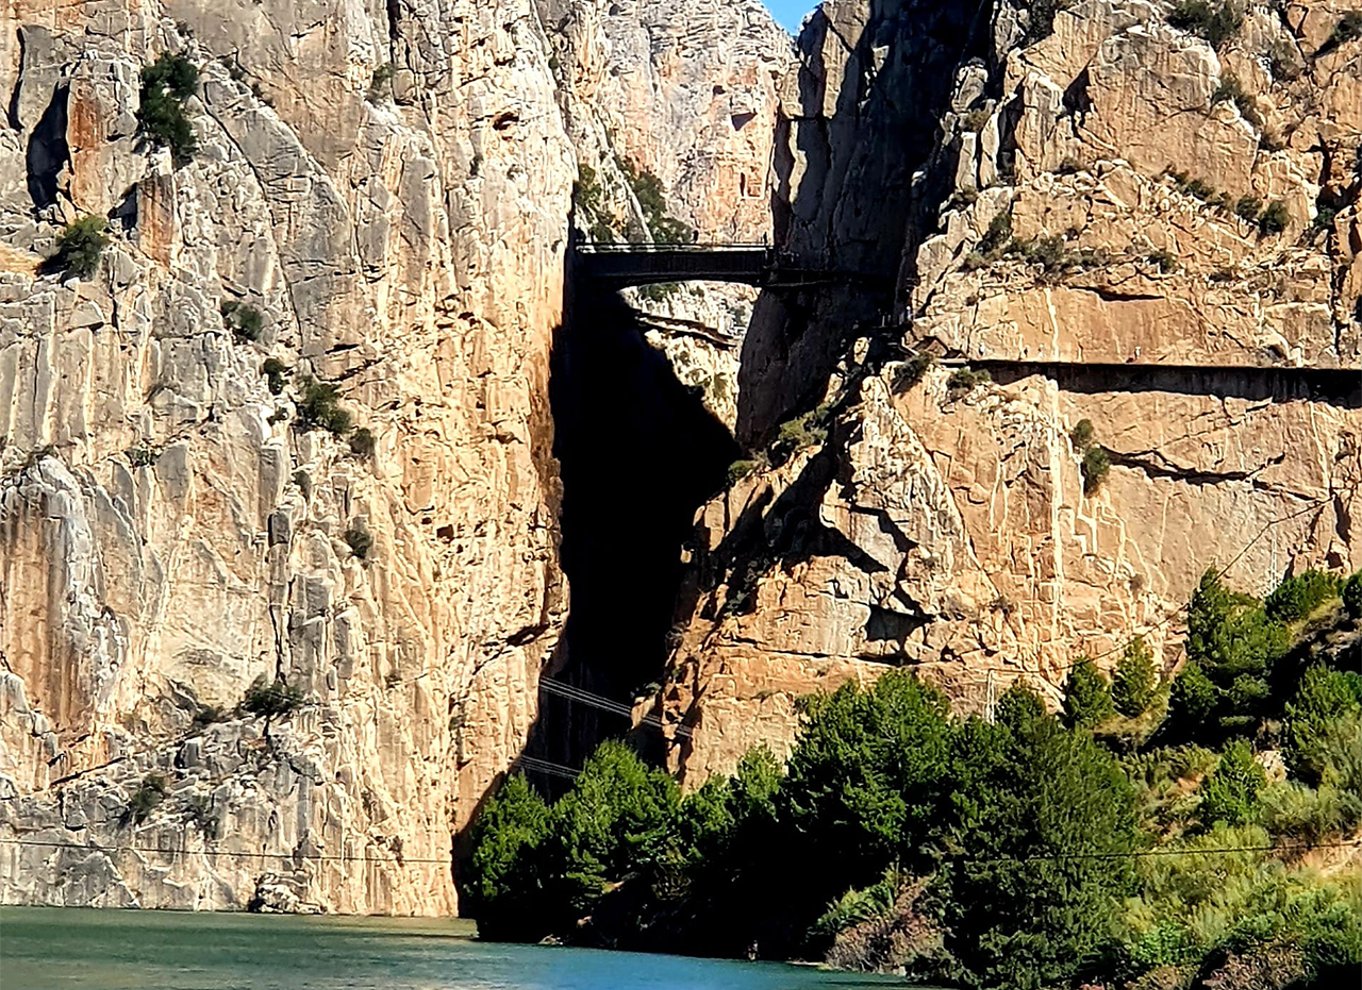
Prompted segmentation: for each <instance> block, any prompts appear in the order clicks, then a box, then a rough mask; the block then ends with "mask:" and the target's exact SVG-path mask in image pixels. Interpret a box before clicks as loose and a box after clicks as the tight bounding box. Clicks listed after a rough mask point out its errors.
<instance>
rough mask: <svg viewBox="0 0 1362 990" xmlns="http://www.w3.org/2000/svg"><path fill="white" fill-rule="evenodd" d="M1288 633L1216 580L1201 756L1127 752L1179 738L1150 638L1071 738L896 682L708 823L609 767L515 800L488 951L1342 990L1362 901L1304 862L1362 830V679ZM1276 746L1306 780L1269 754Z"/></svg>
mask: <svg viewBox="0 0 1362 990" xmlns="http://www.w3.org/2000/svg"><path fill="white" fill-rule="evenodd" d="M1304 583H1305V585H1307V586H1309V587H1315V586H1322V582H1320V581H1319V580H1318V579H1309V580H1308V581H1306V582H1304ZM1338 584H1339V582H1337V580H1334V581H1333V582H1332V586H1333V587H1334V588H1337V587H1338ZM1299 585H1300V582H1297V584H1295V585H1288V586H1287V590H1285V591H1283V590H1282V589H1281V588H1279V589H1278V591H1279V592H1281V594H1279V595H1278V596H1277V600H1278V601H1281V600H1285V599H1288V598H1293V596H1294V595H1295V592H1294V591H1291V590H1290V589H1292V588H1294V587H1297V586H1299ZM1274 594H1276V592H1274ZM1270 621H1271V620H1269V619H1268V618H1267V617H1266V612H1265V608H1264V605H1263V603H1262V602H1260V601H1258V600H1256V599H1253V598H1250V597H1249V596H1245V595H1240V594H1238V593H1235V592H1231V591H1229V590H1228V589H1226V588H1224V587H1223V585H1222V584H1221V583H1220V580H1219V578H1218V577H1216V576H1215V575H1214V573H1213V572H1208V574H1207V577H1206V578H1205V579H1204V580H1203V581H1202V583H1201V586H1200V587H1199V588H1198V590H1197V594H1196V596H1195V597H1194V599H1193V602H1192V603H1191V606H1190V608H1189V627H1190V631H1189V638H1188V645H1187V649H1188V654H1189V656H1191V657H1193V658H1194V661H1193V664H1192V665H1191V666H1189V669H1190V670H1195V671H1201V673H1198V674H1197V675H1195V676H1196V677H1199V678H1201V679H1202V680H1203V681H1204V682H1205V683H1206V684H1208V685H1209V690H1210V692H1211V695H1212V696H1213V700H1212V704H1211V706H1210V708H1209V709H1208V713H1209V714H1210V715H1211V716H1212V718H1211V719H1210V720H1209V721H1205V722H1187V721H1179V719H1180V718H1182V715H1179V713H1177V712H1175V713H1174V715H1173V716H1172V717H1171V718H1170V719H1169V723H1168V727H1169V728H1170V729H1171V730H1172V734H1173V735H1178V736H1179V738H1180V740H1181V741H1180V742H1178V743H1177V744H1176V745H1171V746H1170V745H1169V744H1168V743H1169V741H1170V739H1171V738H1172V735H1170V734H1169V733H1163V734H1162V736H1160V735H1159V734H1157V733H1156V734H1155V736H1154V738H1153V739H1152V740H1150V739H1149V738H1148V737H1146V738H1144V739H1141V740H1137V741H1136V742H1135V743H1134V745H1135V747H1136V749H1135V751H1132V752H1128V754H1127V755H1125V756H1121V757H1120V758H1118V757H1117V755H1116V752H1115V751H1113V749H1112V748H1111V747H1114V746H1120V747H1123V748H1124V747H1129V746H1130V745H1132V743H1131V741H1130V739H1129V737H1126V738H1124V739H1122V738H1120V737H1118V736H1114V735H1111V734H1110V733H1107V732H1106V731H1105V730H1104V729H1103V728H1102V727H1103V726H1104V725H1106V724H1109V723H1110V722H1112V721H1113V720H1116V721H1120V720H1121V719H1122V717H1123V716H1124V717H1132V716H1140V715H1144V714H1145V713H1149V715H1150V716H1151V717H1152V718H1153V719H1154V720H1155V721H1157V720H1158V719H1160V718H1162V709H1161V707H1160V706H1159V705H1156V704H1155V701H1156V700H1157V698H1158V696H1159V694H1160V692H1159V687H1158V677H1157V673H1156V669H1155V665H1154V662H1153V657H1152V654H1151V652H1150V650H1149V649H1148V647H1147V645H1146V644H1145V643H1144V642H1143V640H1140V639H1138V638H1137V639H1135V640H1132V641H1131V643H1130V644H1128V645H1127V647H1126V649H1125V650H1124V652H1123V656H1122V658H1121V660H1120V661H1119V663H1118V666H1117V676H1116V679H1115V682H1114V684H1108V682H1107V680H1106V678H1105V677H1104V676H1103V675H1102V673H1101V672H1100V671H1099V670H1098V669H1097V667H1096V665H1095V664H1094V663H1092V662H1091V661H1087V660H1085V661H1082V662H1080V663H1079V664H1077V665H1075V667H1074V669H1073V671H1072V672H1071V675H1070V679H1069V685H1068V689H1067V691H1066V697H1065V704H1064V715H1063V718H1064V722H1063V723H1061V721H1060V719H1059V718H1057V717H1056V716H1054V715H1050V714H1047V713H1046V711H1045V707H1044V705H1043V704H1042V702H1041V700H1040V698H1039V697H1038V696H1036V695H1035V694H1033V693H1031V692H1030V691H1029V690H1027V689H1026V688H1025V687H1022V686H1020V685H1018V686H1014V687H1013V688H1011V689H1010V690H1009V691H1008V692H1007V693H1006V694H1005V695H1004V696H1003V697H1002V699H1000V701H999V703H998V706H997V714H996V722H995V723H994V724H989V723H985V722H983V721H981V720H979V719H977V718H961V717H959V716H957V715H953V714H952V713H951V711H950V708H949V706H948V704H947V703H946V700H945V698H944V696H942V695H941V694H940V693H939V692H937V691H936V690H935V689H934V688H931V687H928V686H926V685H924V684H922V683H921V682H919V681H918V680H917V679H916V678H915V677H914V676H913V675H912V674H911V673H908V672H899V671H894V672H889V673H887V674H885V675H883V676H882V677H881V678H880V679H879V680H878V681H877V682H876V683H875V684H874V685H873V686H871V687H867V688H860V687H857V686H855V685H846V686H843V687H842V688H840V689H838V690H837V691H836V692H834V693H832V694H822V695H814V696H812V697H809V698H806V699H803V701H801V703H800V712H801V715H802V722H801V729H800V733H799V736H798V739H797V741H796V743H795V746H794V749H793V751H792V752H791V754H790V757H789V759H788V761H787V762H786V764H785V766H784V768H783V769H782V768H781V767H780V765H779V764H778V763H777V762H776V761H775V760H774V759H773V758H772V756H771V754H770V753H768V752H765V751H760V750H759V751H755V752H753V753H751V754H749V755H748V757H747V758H745V759H744V761H743V763H742V765H741V766H740V767H739V770H738V772H737V774H736V775H735V776H734V777H733V778H729V779H724V778H713V779H711V780H710V781H709V782H707V783H706V784H705V785H704V786H703V787H702V788H700V789H699V790H698V791H696V792H694V793H692V794H689V795H687V796H685V797H681V796H679V795H678V794H677V793H676V790H675V787H674V785H672V783H671V781H670V780H669V779H668V778H667V777H666V776H665V775H664V774H662V773H661V772H660V771H657V770H650V769H648V768H647V767H646V766H644V764H643V763H642V762H641V761H640V760H639V759H638V758H637V757H635V756H634V755H633V754H632V753H631V752H630V751H629V750H627V749H626V748H625V747H623V746H621V745H619V744H615V743H610V744H606V745H605V746H603V747H602V749H601V751H600V752H598V754H597V755H596V756H595V757H593V758H592V759H591V760H590V761H589V762H588V763H587V766H586V768H585V769H584V771H583V773H582V774H581V776H580V777H579V778H578V779H577V781H576V783H575V784H574V786H573V787H572V789H571V790H570V791H569V792H568V793H567V794H566V795H565V796H564V797H562V798H560V799H559V800H558V801H557V802H554V803H549V802H546V801H544V800H543V799H542V798H540V797H539V796H538V795H537V794H536V793H535V792H534V790H533V789H532V788H531V787H530V786H529V785H528V783H527V782H526V781H525V780H524V779H523V778H520V777H515V778H512V780H511V781H510V782H508V784H507V785H506V787H505V788H503V790H502V791H501V793H500V794H498V795H497V796H496V797H494V798H493V799H492V800H491V801H490V802H489V803H488V806H487V809H486V811H485V812H484V814H483V816H482V818H481V819H480V820H479V821H478V823H477V825H476V827H475V831H474V853H473V858H472V864H471V869H470V870H469V872H468V874H467V875H466V877H465V881H464V882H465V893H466V895H467V896H468V898H469V904H470V906H471V907H472V908H473V910H474V913H475V915H476V916H477V917H478V919H479V926H480V931H482V932H483V933H484V934H485V935H487V936H490V937H498V938H510V939H523V940H537V939H539V938H542V937H544V936H547V935H553V936H557V937H562V938H567V939H570V940H572V941H574V942H577V943H580V944H588V945H601V946H610V947H614V948H645V949H654V950H663V951H682V952H703V953H709V954H713V953H720V954H727V955H742V954H746V953H749V952H751V951H753V950H754V949H755V951H757V952H759V953H760V954H761V955H763V956H770V957H776V958H788V957H793V956H798V957H803V958H818V957H820V956H826V958H827V959H829V960H830V961H833V962H835V963H837V964H839V965H844V966H850V967H853V968H856V967H860V966H865V965H870V966H876V967H882V968H888V969H893V970H896V971H898V972H900V973H903V974H904V975H906V976H907V977H908V978H909V979H910V980H917V981H929V982H934V983H939V984H944V985H950V986H964V987H971V988H1004V987H1007V988H1013V987H1076V986H1078V985H1079V984H1083V983H1086V984H1087V985H1093V984H1101V985H1104V986H1108V987H1113V988H1116V987H1120V988H1124V990H1137V988H1138V990H1147V988H1149V987H1155V986H1157V987H1179V988H1192V987H1197V988H1203V987H1205V988H1208V987H1212V986H1234V987H1239V986H1241V985H1242V986H1248V984H1239V983H1234V982H1228V983H1227V982H1225V979H1226V974H1228V973H1234V972H1238V971H1239V970H1240V969H1242V968H1243V967H1245V966H1249V965H1250V964H1253V965H1256V963H1253V962H1252V961H1253V960H1255V959H1262V958H1271V959H1280V960H1288V959H1289V960H1290V965H1291V967H1292V972H1295V973H1297V974H1298V975H1299V977H1300V979H1301V980H1302V981H1304V982H1299V983H1292V984H1290V985H1291V986H1301V987H1304V986H1331V985H1335V984H1334V983H1332V982H1330V981H1337V980H1340V979H1343V978H1344V976H1345V974H1347V973H1349V972H1355V968H1356V967H1357V966H1358V965H1359V964H1362V889H1359V887H1358V880H1357V877H1356V874H1355V873H1352V874H1348V873H1345V874H1341V875H1340V876H1339V877H1337V878H1334V879H1325V878H1322V877H1321V876H1320V875H1319V874H1317V873H1314V872H1312V871H1311V870H1310V869H1309V868H1307V867H1305V866H1303V865H1300V862H1299V859H1298V857H1297V852H1298V850H1297V849H1296V846H1295V844H1298V843H1300V842H1302V841H1307V842H1320V841H1329V837H1331V836H1333V837H1337V836H1339V835H1340V834H1342V833H1345V832H1347V831H1348V830H1350V829H1352V828H1354V827H1355V826H1356V824H1357V823H1358V822H1359V821H1362V750H1359V748H1358V746H1359V744H1360V743H1362V677H1360V676H1359V675H1357V674H1356V673H1353V672H1347V671H1341V670H1337V669H1333V668H1331V667H1329V666H1328V665H1327V664H1325V663H1321V662H1315V663H1313V664H1310V665H1307V666H1305V667H1304V668H1302V667H1300V661H1299V660H1298V659H1292V660H1288V659H1287V656H1288V653H1287V650H1286V647H1287V640H1286V639H1285V638H1275V637H1273V636H1265V635H1264V634H1262V632H1261V626H1262V624H1263V623H1266V622H1270ZM1264 644H1271V645H1270V646H1265V645H1264ZM1259 658H1267V659H1266V660H1265V661H1264V664H1263V667H1262V670H1261V671H1260V670H1259V668H1258V665H1257V662H1258V659H1259ZM1205 670H1210V671H1211V672H1212V673H1211V674H1210V675H1207V674H1206V673H1205V672H1204V671H1205ZM1231 671H1234V672H1235V673H1234V675H1233V676H1232V677H1231V676H1230V672H1231ZM1222 675H1223V676H1222ZM1241 676H1248V677H1250V678H1257V677H1260V676H1261V677H1262V678H1263V683H1264V685H1265V686H1266V685H1268V684H1269V683H1270V684H1271V687H1270V689H1267V688H1266V687H1265V689H1264V690H1261V691H1260V690H1259V689H1258V688H1256V687H1251V686H1250V687H1249V688H1248V689H1247V690H1248V694H1250V695H1252V696H1254V697H1255V698H1257V702H1256V708H1255V710H1254V713H1253V714H1252V716H1251V717H1250V719H1249V720H1248V721H1245V722H1239V723H1233V724H1232V726H1231V727H1230V730H1231V731H1230V733H1229V735H1228V736H1227V735H1226V725H1225V724H1224V723H1223V722H1222V721H1220V720H1218V719H1217V718H1216V717H1215V716H1216V713H1217V711H1218V709H1217V708H1216V705H1218V704H1219V703H1220V701H1219V700H1218V699H1216V698H1215V697H1214V696H1215V694H1216V692H1218V691H1220V690H1222V688H1224V689H1226V690H1230V691H1233V690H1235V689H1236V686H1237V682H1238V678H1239V677H1241ZM1225 678H1228V680H1226V679H1225ZM1182 680H1183V678H1181V677H1180V678H1179V681H1180V682H1181V681H1182ZM1226 685H1227V686H1228V687H1226ZM1182 693H1183V694H1188V693H1196V692H1195V691H1190V692H1189V691H1188V690H1187V689H1186V688H1184V689H1183V692H1182ZM1282 699H1290V700H1289V701H1286V702H1285V703H1283V700H1282ZM1182 714H1183V715H1185V712H1184V713H1182ZM1273 726H1275V728H1273ZM1264 730H1266V731H1267V733H1268V734H1264ZM1273 734H1276V737H1280V738H1281V739H1283V740H1284V743H1285V748H1284V755H1285V757H1286V765H1287V768H1288V772H1289V774H1290V777H1289V778H1288V779H1285V780H1281V779H1278V780H1273V779H1272V778H1271V777H1270V776H1269V775H1268V774H1267V773H1265V771H1264V763H1263V759H1262V754H1261V753H1260V752H1259V749H1260V747H1262V746H1265V745H1266V746H1270V745H1271V744H1272V740H1273V738H1274V735H1273ZM1212 747H1218V749H1217V748H1212ZM1282 843H1284V844H1285V845H1284V847H1283V848H1281V849H1280V850H1279V849H1278V848H1276V847H1277V845H1278V844H1282ZM891 936H892V937H891ZM1151 981H1153V982H1151ZM1311 981H1313V982H1311ZM1252 985H1253V986H1258V984H1252ZM1272 986H1273V987H1277V986H1278V984H1272ZM1282 986H1285V984H1283V985H1282Z"/></svg>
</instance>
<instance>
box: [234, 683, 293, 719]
mask: <svg viewBox="0 0 1362 990" xmlns="http://www.w3.org/2000/svg"><path fill="white" fill-rule="evenodd" d="M302 704H303V692H302V691H300V690H299V689H298V688H296V687H294V686H292V685H291V684H288V683H286V682H285V681H284V679H283V678H276V679H275V680H273V681H270V680H267V679H266V678H265V676H264V675H263V674H262V675H260V676H259V677H257V678H256V679H255V680H254V681H252V682H251V686H250V687H248V688H247V689H246V696H245V698H243V699H242V701H241V708H242V710H243V711H247V712H250V713H251V714H252V715H261V716H263V717H265V718H275V717H277V716H280V715H288V714H289V713H291V712H294V711H297V710H298V709H299V708H300V707H302Z"/></svg>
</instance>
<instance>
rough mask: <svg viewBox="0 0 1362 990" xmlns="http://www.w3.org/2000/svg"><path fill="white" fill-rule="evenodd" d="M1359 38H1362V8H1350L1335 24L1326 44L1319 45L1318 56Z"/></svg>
mask: <svg viewBox="0 0 1362 990" xmlns="http://www.w3.org/2000/svg"><path fill="white" fill-rule="evenodd" d="M1358 38H1362V10H1350V11H1348V12H1347V13H1345V14H1344V15H1343V16H1342V18H1340V19H1339V22H1338V23H1337V24H1335V25H1334V29H1333V31H1332V32H1330V34H1329V37H1328V38H1327V39H1326V40H1325V42H1324V44H1322V45H1320V46H1319V51H1318V52H1316V53H1315V54H1316V55H1317V56H1318V55H1324V54H1326V53H1328V52H1331V51H1333V50H1334V49H1335V48H1337V47H1339V46H1340V45H1343V44H1347V43H1348V42H1349V41H1356V40H1357V39H1358Z"/></svg>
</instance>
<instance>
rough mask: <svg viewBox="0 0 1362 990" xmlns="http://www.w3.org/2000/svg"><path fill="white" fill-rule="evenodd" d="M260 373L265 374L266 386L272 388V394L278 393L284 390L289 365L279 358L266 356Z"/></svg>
mask: <svg viewBox="0 0 1362 990" xmlns="http://www.w3.org/2000/svg"><path fill="white" fill-rule="evenodd" d="M260 373H261V374H262V375H264V376H265V387H266V388H268V389H269V390H270V395H278V394H279V393H280V392H282V391H283V390H284V382H285V377H284V376H285V375H287V374H288V365H286V364H284V362H283V361H280V360H279V359H278V358H265V363H264V364H262V365H261V366H260Z"/></svg>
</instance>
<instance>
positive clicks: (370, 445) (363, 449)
mask: <svg viewBox="0 0 1362 990" xmlns="http://www.w3.org/2000/svg"><path fill="white" fill-rule="evenodd" d="M374 444H375V441H374V434H373V431H372V430H370V429H369V428H368V427H365V426H361V427H360V428H359V429H357V430H355V432H354V433H351V434H350V453H352V454H354V455H355V456H356V457H363V458H368V457H373V456H374Z"/></svg>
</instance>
